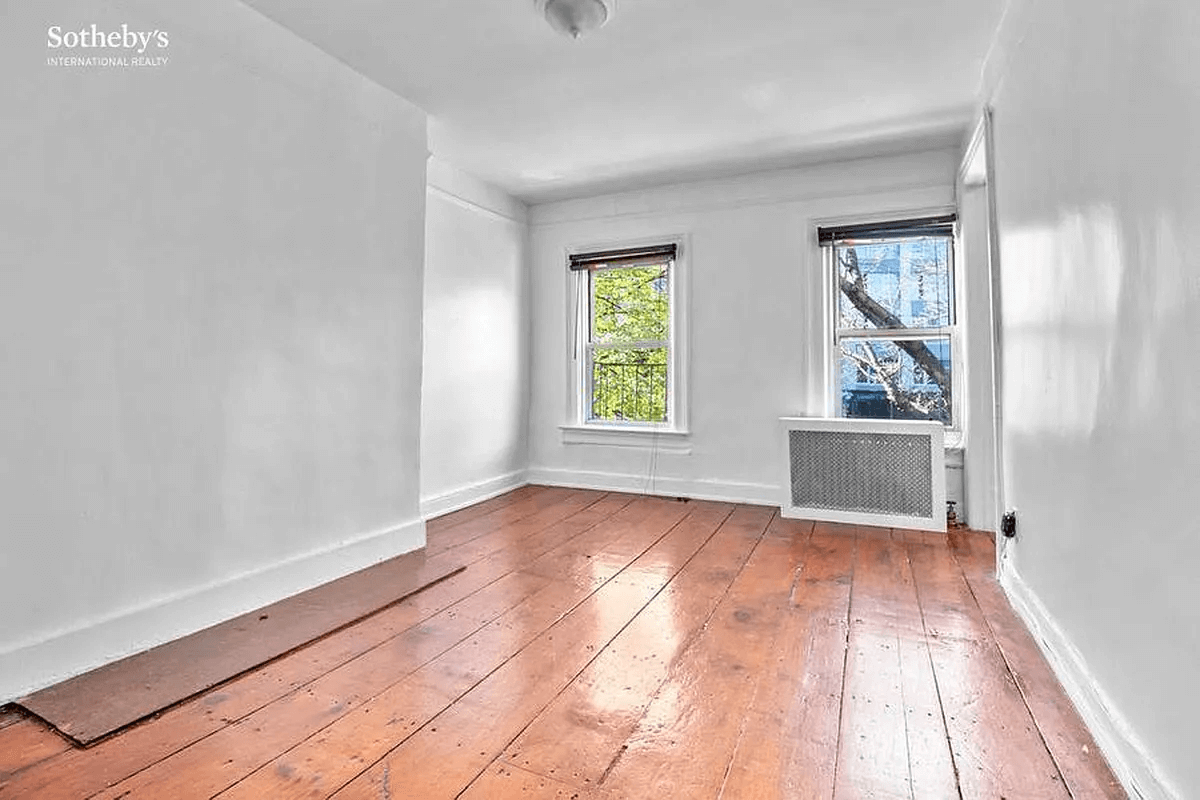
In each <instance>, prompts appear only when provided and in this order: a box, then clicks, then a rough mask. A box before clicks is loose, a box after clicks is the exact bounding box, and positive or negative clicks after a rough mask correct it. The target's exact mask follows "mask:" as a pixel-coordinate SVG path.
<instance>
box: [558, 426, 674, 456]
mask: <svg viewBox="0 0 1200 800" xmlns="http://www.w3.org/2000/svg"><path fill="white" fill-rule="evenodd" d="M559 430H561V431H562V442H563V444H591V445H603V446H606V447H632V448H635V449H639V450H654V451H657V452H659V453H672V454H676V455H688V454H690V453H691V452H692V443H691V441H690V437H691V434H689V433H688V432H687V431H678V430H673V429H671V428H649V427H634V426H625V425H560V426H559Z"/></svg>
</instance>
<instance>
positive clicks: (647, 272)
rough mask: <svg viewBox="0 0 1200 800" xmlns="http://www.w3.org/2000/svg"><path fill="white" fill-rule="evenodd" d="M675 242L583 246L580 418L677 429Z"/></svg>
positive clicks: (599, 424) (578, 284)
mask: <svg viewBox="0 0 1200 800" xmlns="http://www.w3.org/2000/svg"><path fill="white" fill-rule="evenodd" d="M677 250H678V246H677V245H675V244H662V245H652V246H647V247H637V248H627V249H621V250H606V251H602V252H589V253H578V254H575V255H572V256H571V257H570V264H569V266H570V269H571V272H572V274H573V276H574V280H575V304H574V305H575V314H574V318H575V347H574V353H573V359H574V374H573V378H572V382H573V385H574V387H575V389H574V392H573V394H575V395H576V405H577V409H576V418H577V424H579V425H582V426H588V427H594V428H605V427H608V428H623V429H639V428H640V429H654V430H668V431H677V430H679V428H680V427H681V425H680V423H681V420H680V409H681V404H680V402H679V398H678V391H677V386H678V376H679V370H678V365H679V361H678V358H677V355H678V354H677V352H676V339H677V336H676V328H677V320H676V314H675V306H676V303H675V297H676V296H677V292H678V288H677V285H676V284H677V275H676V255H677Z"/></svg>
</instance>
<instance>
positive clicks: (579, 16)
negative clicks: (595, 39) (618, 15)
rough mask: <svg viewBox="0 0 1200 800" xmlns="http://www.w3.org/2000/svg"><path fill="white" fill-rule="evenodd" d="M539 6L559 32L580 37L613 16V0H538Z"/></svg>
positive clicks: (575, 37)
mask: <svg viewBox="0 0 1200 800" xmlns="http://www.w3.org/2000/svg"><path fill="white" fill-rule="evenodd" d="M537 4H538V7H539V8H540V9H541V12H542V14H543V15H544V16H545V17H546V21H547V22H549V23H550V27H552V28H554V30H556V31H558V32H559V33H565V34H566V35H567V36H570V37H571V38H572V39H578V38H579V37H580V36H583V35H584V34H585V33H589V32H591V31H594V30H596V29H597V28H599V27H601V26H603V25H604V23H606V22H608V20H609V19H610V18H611V17H612V9H613V0H537Z"/></svg>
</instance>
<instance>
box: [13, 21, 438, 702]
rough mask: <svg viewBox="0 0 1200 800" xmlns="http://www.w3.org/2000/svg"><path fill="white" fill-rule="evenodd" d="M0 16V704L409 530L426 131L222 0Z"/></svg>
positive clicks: (414, 118)
mask: <svg viewBox="0 0 1200 800" xmlns="http://www.w3.org/2000/svg"><path fill="white" fill-rule="evenodd" d="M0 15H2V16H3V19H2V20H0V31H2V32H3V33H2V37H3V41H2V42H0V45H2V46H0V51H2V53H3V54H2V55H0V58H2V59H3V62H2V63H0V75H3V79H2V80H0V108H3V112H2V113H3V116H4V123H3V125H0V153H2V154H3V155H2V158H3V161H2V164H3V175H2V180H0V187H2V188H0V220H3V223H2V224H0V264H2V265H3V266H2V271H0V342H3V344H2V345H0V374H3V376H4V380H3V386H4V389H3V391H2V393H0V453H2V454H3V455H2V457H0V509H2V512H0V513H2V514H3V528H4V533H3V536H2V537H0V548H2V557H0V562H2V563H3V564H4V579H3V580H2V581H0V609H4V610H3V613H2V614H0V701H3V700H5V699H7V698H10V697H12V696H14V695H15V694H18V693H20V692H23V691H25V690H28V689H32V688H35V687H36V686H40V685H45V684H47V683H50V682H53V681H54V680H55V679H57V678H60V677H63V676H64V675H66V674H70V673H73V672H78V671H80V670H82V669H85V668H87V667H90V666H93V665H95V664H97V663H100V662H103V661H105V660H109V659H111V658H114V657H117V656H120V655H123V654H126V653H128V652H131V651H133V650H136V649H140V648H141V647H144V646H147V645H149V644H153V643H156V642H159V641H163V640H166V639H169V638H172V637H174V636H177V635H179V634H182V633H185V632H187V631H189V630H192V629H195V628H197V627H201V626H203V625H206V624H210V623H212V622H214V621H217V620H219V619H221V618H224V617H227V616H230V615H232V614H235V613H238V612H240V611H243V610H247V609H249V608H253V607H255V606H257V605H259V604H261V603H264V602H267V601H271V600H274V599H277V598H278V597H281V596H284V595H287V594H289V593H292V592H294V591H297V590H299V589H303V588H306V587H307V586H310V585H313V584H316V583H319V582H321V581H323V580H327V579H329V578H332V577H334V576H335V575H338V574H341V573H344V572H346V571H349V570H352V569H356V568H358V567H361V566H364V565H366V564H367V563H370V562H371V561H374V560H377V559H380V558H384V557H386V556H388V555H392V554H395V553H397V552H403V551H405V550H408V549H412V548H413V547H416V546H420V545H421V544H423V541H424V527H423V523H421V521H420V518H419V514H418V484H419V481H418V470H419V418H420V417H419V406H420V386H421V344H420V343H421V295H422V262H423V252H424V244H423V236H424V203H425V159H426V151H425V118H424V114H423V113H422V112H420V111H419V110H418V109H416V108H415V107H413V106H411V105H409V104H407V103H405V102H404V101H402V100H400V99H399V98H397V97H395V96H394V95H392V94H390V93H388V92H386V91H384V90H382V89H380V88H379V87H376V86H374V85H373V84H370V83H369V82H367V81H366V80H364V79H363V78H361V77H359V76H357V75H356V74H354V73H352V72H350V71H349V70H348V69H347V68H345V67H343V66H342V65H341V64H339V63H338V62H336V61H334V60H333V59H331V58H329V57H328V56H325V55H324V54H322V53H320V52H319V51H317V50H316V49H315V48H313V47H311V46H309V45H307V44H305V43H303V42H302V41H300V40H299V39H297V38H296V37H294V36H293V35H291V34H289V33H287V32H285V31H283V30H282V29H280V28H278V27H277V26H276V25H274V24H273V23H271V22H269V21H267V20H266V19H265V18H263V17H261V16H259V15H258V14H257V13H256V12H253V11H251V10H250V9H248V8H247V7H245V6H243V5H241V4H239V3H236V2H233V1H232V0H209V1H208V2H205V3H203V4H194V3H187V2H182V0H177V1H168V0H159V1H158V2H132V1H131V0H125V2H119V3H106V4H103V5H98V4H96V3H92V2H83V0H55V1H54V2H38V3H8V4H5V5H4V7H3V11H0ZM91 23H97V25H98V26H99V28H100V29H102V30H106V29H107V30H111V29H119V28H120V26H121V24H122V23H127V24H128V25H129V26H130V27H131V28H133V29H141V30H154V29H161V30H166V31H168V32H169V48H167V49H166V50H165V51H163V52H164V53H165V54H166V55H168V56H169V59H170V61H169V62H168V63H167V64H166V65H164V66H160V67H157V68H140V69H139V68H128V69H120V68H107V69H105V68H91V69H88V68H70V67H51V66H48V65H47V64H46V61H45V59H46V56H47V55H48V53H47V50H46V42H47V28H48V27H49V26H51V25H61V26H63V27H64V28H65V29H71V28H75V29H78V28H79V27H82V26H87V25H90V24H91ZM87 54H89V53H88V52H86V51H77V52H76V55H87ZM91 54H95V51H91Z"/></svg>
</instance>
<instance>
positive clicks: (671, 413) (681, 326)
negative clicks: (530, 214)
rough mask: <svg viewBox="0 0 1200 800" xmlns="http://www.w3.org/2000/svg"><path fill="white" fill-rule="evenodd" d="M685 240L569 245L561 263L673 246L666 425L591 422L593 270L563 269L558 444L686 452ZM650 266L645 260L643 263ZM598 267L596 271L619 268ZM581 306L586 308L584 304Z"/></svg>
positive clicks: (663, 238) (678, 237)
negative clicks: (564, 341) (563, 381)
mask: <svg viewBox="0 0 1200 800" xmlns="http://www.w3.org/2000/svg"><path fill="white" fill-rule="evenodd" d="M687 244H688V243H687V241H686V237H685V236H682V235H671V236H655V237H647V238H642V239H623V240H619V241H615V242H605V243H602V244H595V243H589V244H587V245H581V246H574V247H568V248H567V249H566V253H565V257H564V259H563V263H565V264H569V263H570V258H571V256H578V255H584V254H590V253H597V252H605V251H609V250H623V249H632V248H639V247H651V246H662V245H674V246H675V258H674V259H672V260H670V262H669V264H668V267H667V304H668V306H667V316H668V326H667V328H668V330H667V339H666V342H665V346H666V350H667V408H666V412H667V413H666V416H667V419H666V421H665V422H642V421H628V422H623V421H619V420H603V419H591V401H592V392H593V390H594V387H593V385H592V380H593V377H592V370H591V369H589V367H590V366H591V363H592V357H591V354H592V352H593V348H596V347H597V345H595V344H594V343H593V342H592V335H591V331H592V330H593V329H594V320H595V308H594V303H593V302H592V301H593V297H594V288H593V286H592V284H593V282H592V280H591V273H592V271H593V269H580V270H575V271H571V270H566V272H567V280H566V289H567V291H566V297H567V308H566V321H567V325H566V328H567V338H568V347H567V354H566V355H567V364H566V366H567V370H566V372H567V423H566V424H564V425H561V426H560V428H561V430H562V433H563V441H564V443H567V444H613V445H619V446H633V447H640V446H647V447H654V448H655V449H658V450H664V451H674V452H680V453H687V452H690V444H688V442H687V439H688V437H689V430H688V397H687V395H688V376H687V367H688V336H687V330H688V327H687V317H688V313H687V300H688V291H687V277H688V275H687V272H688V270H687V258H688V247H687ZM648 263H649V262H648ZM620 268H622V267H619V266H618V267H598V268H595V269H620ZM585 302H586V308H584V307H583V304H584V303H585ZM658 341H659V340H653V341H650V342H636V343H620V344H616V345H599V347H600V348H611V347H631V346H632V347H637V346H660V345H659V344H658Z"/></svg>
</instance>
